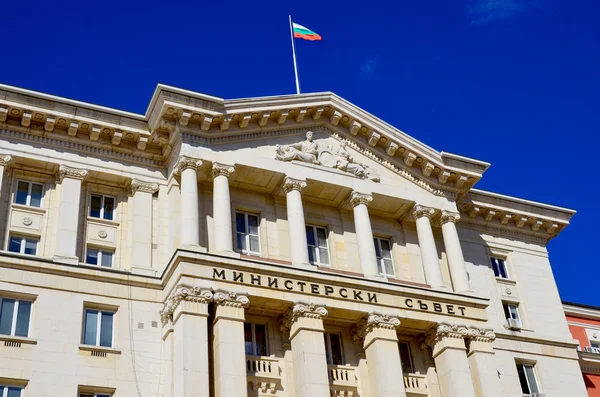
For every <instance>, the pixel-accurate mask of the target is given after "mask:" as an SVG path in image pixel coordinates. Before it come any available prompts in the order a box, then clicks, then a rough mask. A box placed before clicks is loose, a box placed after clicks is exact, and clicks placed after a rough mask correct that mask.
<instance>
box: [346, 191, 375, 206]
mask: <svg viewBox="0 0 600 397" xmlns="http://www.w3.org/2000/svg"><path fill="white" fill-rule="evenodd" d="M371 201H373V196H372V195H370V194H367V193H359V192H357V191H355V190H353V191H352V193H351V194H350V205H351V206H352V208H354V207H356V206H357V205H360V204H364V205H367V206H368V205H369V204H371Z"/></svg>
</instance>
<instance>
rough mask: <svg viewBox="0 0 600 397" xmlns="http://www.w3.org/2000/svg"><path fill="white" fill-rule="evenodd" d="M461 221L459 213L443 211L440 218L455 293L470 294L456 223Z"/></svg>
mask: <svg viewBox="0 0 600 397" xmlns="http://www.w3.org/2000/svg"><path fill="white" fill-rule="evenodd" d="M459 219H460V214H459V213H457V212H450V211H442V216H441V218H440V221H441V224H442V235H443V236H444V245H445V247H446V256H447V257H448V266H449V268H450V276H451V277H452V286H453V287H454V291H455V292H469V291H471V286H470V285H469V276H468V274H467V267H466V266H465V258H464V257H463V253H462V248H461V247H460V239H459V238H458V232H457V231H456V222H458V220H459Z"/></svg>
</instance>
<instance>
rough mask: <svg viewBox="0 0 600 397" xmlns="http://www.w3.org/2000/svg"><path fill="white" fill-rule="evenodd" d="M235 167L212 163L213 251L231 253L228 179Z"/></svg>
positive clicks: (231, 238)
mask: <svg viewBox="0 0 600 397" xmlns="http://www.w3.org/2000/svg"><path fill="white" fill-rule="evenodd" d="M234 171H235V167H234V166H232V165H224V164H219V163H213V167H212V174H213V214H214V219H213V222H214V233H215V234H214V236H215V250H216V251H217V252H222V251H226V252H233V226H232V223H231V198H230V196H229V177H230V176H231V175H232V174H233V173H234Z"/></svg>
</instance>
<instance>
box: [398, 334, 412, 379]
mask: <svg viewBox="0 0 600 397" xmlns="http://www.w3.org/2000/svg"><path fill="white" fill-rule="evenodd" d="M400 345H406V349H407V351H408V363H409V365H410V369H411V371H412V372H409V374H412V373H414V372H415V365H414V360H413V357H412V351H411V349H410V342H408V341H405V340H401V341H398V354H400Z"/></svg>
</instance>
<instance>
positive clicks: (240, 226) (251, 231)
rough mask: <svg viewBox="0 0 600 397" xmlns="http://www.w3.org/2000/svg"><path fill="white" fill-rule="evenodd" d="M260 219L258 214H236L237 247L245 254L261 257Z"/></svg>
mask: <svg viewBox="0 0 600 397" xmlns="http://www.w3.org/2000/svg"><path fill="white" fill-rule="evenodd" d="M258 225H259V219H258V215H256V214H249V213H247V212H236V213H235V227H236V232H237V247H238V249H239V250H240V251H242V253H244V254H254V255H260V238H259V232H258Z"/></svg>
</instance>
